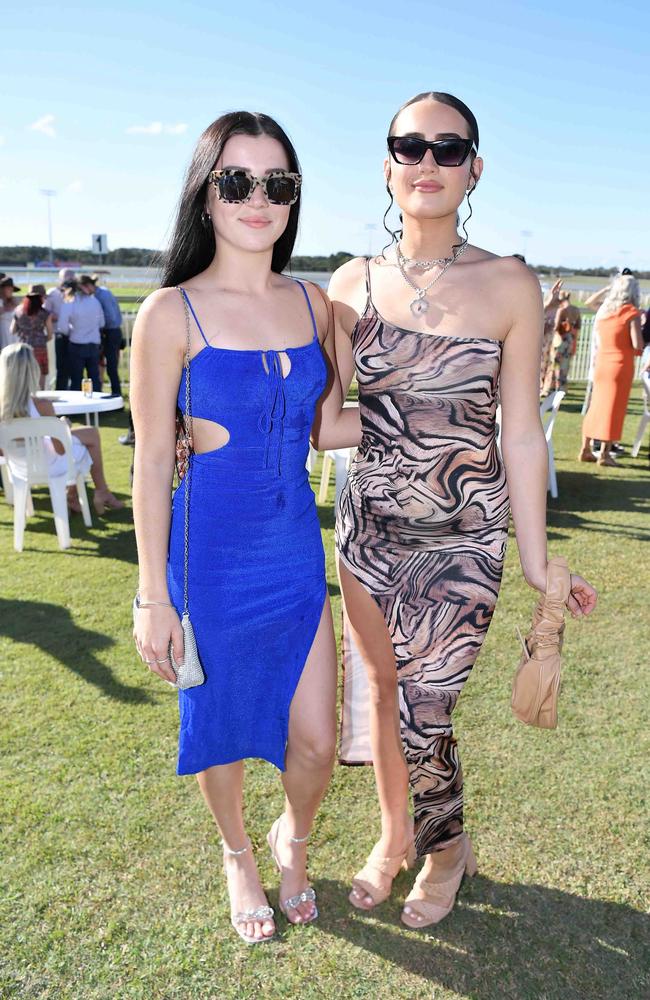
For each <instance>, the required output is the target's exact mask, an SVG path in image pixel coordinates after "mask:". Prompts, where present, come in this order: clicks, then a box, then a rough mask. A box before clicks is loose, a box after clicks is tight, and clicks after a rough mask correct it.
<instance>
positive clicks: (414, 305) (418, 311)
mask: <svg viewBox="0 0 650 1000" xmlns="http://www.w3.org/2000/svg"><path fill="white" fill-rule="evenodd" d="M466 249H467V243H463V244H462V246H460V247H459V248H458V250H456V251H455V253H454V255H453V256H452V257H448V258H445V259H446V264H444V265H443V267H442V270H440V271H439V272H438V274H436V276H435V277H434V278H433V279H432V280H431V281H430V282H429V284H428V285H425V286H424V288H420V287H419V285H416V284H415V282H414V281H412V280H411V278H410V277H409V275H408V274H407V273H406V268H405V267H404V264H403V263H402V254H401V252H400V250H399V245H398V248H397V250H398V253H397V266H398V268H399V270H400V273H401V275H402V277H403V278H404V281H405V282H406V283H407V285H410V286H411V288H412V289H413V291H414V292H416V296H415V298H414V299H413V301H412V302H410V303H409V309H410V310H411V312H412V314H413V315H414V316H415V317H416V318H417V317H418V316H424V314H425V313H426V312H427V311H428V309H429V302H428V300H427V292H429V291H430V290H431V289H432V288H433V286H434V285H435V283H436V282H437V281H440V279H441V278H442V276H443V274H444V273H445V271H448V270H449V268H450V267H451V265H452V264H454V263H455V262H456V261H457V260H458V258H459V257H460V256H462V254H463V253H464V252H465V250H466Z"/></svg>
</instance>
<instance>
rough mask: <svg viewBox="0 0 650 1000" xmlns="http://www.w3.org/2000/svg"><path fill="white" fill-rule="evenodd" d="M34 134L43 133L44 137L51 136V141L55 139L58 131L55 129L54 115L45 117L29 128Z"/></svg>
mask: <svg viewBox="0 0 650 1000" xmlns="http://www.w3.org/2000/svg"><path fill="white" fill-rule="evenodd" d="M29 127H30V129H31V130H32V131H33V132H42V133H43V135H47V136H49V138H50V139H54V138H55V136H56V131H55V129H54V115H43V117H42V118H39V119H38V121H35V122H34V123H33V124H32V125H30V126H29Z"/></svg>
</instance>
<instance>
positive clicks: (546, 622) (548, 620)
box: [512, 556, 571, 729]
mask: <svg viewBox="0 0 650 1000" xmlns="http://www.w3.org/2000/svg"><path fill="white" fill-rule="evenodd" d="M570 591H571V574H570V573H569V567H568V565H567V561H566V559H564V558H563V557H562V556H555V557H554V558H553V559H550V560H549V562H548V567H547V571H546V593H545V594H544V595H543V596H542V597H540V599H539V601H538V602H537V606H536V608H535V610H534V612H533V622H532V625H531V627H530V631H529V633H528V635H527V636H526V638H525V639H523V638H522V636H521V633H520V635H519V638H520V640H521V644H522V646H523V652H522V655H521V660H520V661H519V666H518V668H517V672H516V674H515V679H514V681H513V685H512V711H513V712H514V714H515V715H516V716H517V718H518V719H520V720H521V721H522V722H525V723H526V724H527V725H529V726H539V727H540V728H542V729H555V727H556V726H557V700H558V695H559V693H560V666H561V660H560V657H561V653H562V643H563V639H564V613H565V611H566V601H567V598H568V596H569V593H570Z"/></svg>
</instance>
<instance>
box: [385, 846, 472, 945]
mask: <svg viewBox="0 0 650 1000" xmlns="http://www.w3.org/2000/svg"><path fill="white" fill-rule="evenodd" d="M460 845H461V846H460V849H459V850H456V845H452V846H451V847H449V848H447V850H445V851H439V852H436V855H434V857H435V859H436V861H437V862H438V864H437V865H436V870H435V872H434V873H432V874H430V875H429V878H430V879H431V877H432V875H433V876H435V877H436V881H435V882H431V881H426V879H425V878H424V874H423V871H422V872H420V874H419V875H418V877H417V878H416V880H415V884H414V886H413V888H412V889H411V891H410V893H409V894H408V896H407V897H406V899H405V900H404V909H403V910H402V923H403V924H406V926H407V927H411V928H413V929H414V930H417V928H418V927H429V926H430V925H431V924H438V923H440V921H441V920H443V919H444V918H445V917H446V916H447V914H448V913H451V911H452V909H453V906H454V903H455V902H456V894H457V893H458V890H459V888H460V883H461V882H462V881H463V875H476V872H477V870H478V869H477V865H476V858H475V857H474V851H473V850H472V842H471V840H470V839H469V837H468V836H467V834H466V833H464V834H463V836H462V840H461V841H460ZM447 851H450V852H453V860H452V859H445V858H444V857H443V855H444V854H446V853H447Z"/></svg>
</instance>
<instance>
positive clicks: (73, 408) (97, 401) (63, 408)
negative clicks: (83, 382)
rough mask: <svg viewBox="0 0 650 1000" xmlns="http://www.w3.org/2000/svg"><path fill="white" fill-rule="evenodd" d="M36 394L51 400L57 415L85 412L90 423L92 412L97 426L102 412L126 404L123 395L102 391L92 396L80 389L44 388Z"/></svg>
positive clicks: (66, 415) (67, 415)
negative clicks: (112, 394) (49, 389)
mask: <svg viewBox="0 0 650 1000" xmlns="http://www.w3.org/2000/svg"><path fill="white" fill-rule="evenodd" d="M36 395H37V396H38V397H39V398H40V399H49V400H50V402H51V403H52V406H53V407H54V412H55V413H56V415H57V417H70V416H72V415H73V414H75V413H84V414H85V416H86V423H87V424H88V425H90V416H91V414H92V415H93V418H94V424H95V427H99V414H100V413H109V412H110V411H111V410H121V409H122V407H123V406H124V400H123V399H122V397H121V396H109V395H108V394H104V393H102V392H93V394H92V396H84V394H83V392H81V391H80V390H76V389H62V390H60V391H59V392H56V391H45V390H43V391H41V392H37V393H36Z"/></svg>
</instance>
